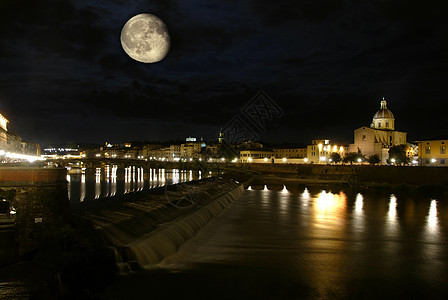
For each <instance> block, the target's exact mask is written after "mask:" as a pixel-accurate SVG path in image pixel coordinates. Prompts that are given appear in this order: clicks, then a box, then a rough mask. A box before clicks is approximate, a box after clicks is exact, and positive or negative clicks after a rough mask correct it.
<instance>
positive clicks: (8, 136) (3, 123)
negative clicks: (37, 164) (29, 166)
mask: <svg viewBox="0 0 448 300" xmlns="http://www.w3.org/2000/svg"><path fill="white" fill-rule="evenodd" d="M8 123H9V121H8V119H6V118H5V117H4V116H3V115H1V114H0V151H2V153H3V152H4V153H10V154H17V155H29V156H40V145H39V144H37V143H29V142H24V141H23V140H22V138H21V137H20V136H19V135H17V134H15V133H12V132H10V131H8V127H7V125H8Z"/></svg>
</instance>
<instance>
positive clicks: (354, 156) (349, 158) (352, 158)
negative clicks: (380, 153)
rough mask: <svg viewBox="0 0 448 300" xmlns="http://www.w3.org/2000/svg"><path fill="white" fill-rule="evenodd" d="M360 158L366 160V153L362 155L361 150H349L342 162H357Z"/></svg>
mask: <svg viewBox="0 0 448 300" xmlns="http://www.w3.org/2000/svg"><path fill="white" fill-rule="evenodd" d="M359 159H361V161H365V157H364V155H362V154H361V153H360V152H358V153H356V152H348V153H347V154H345V156H344V158H343V159H342V162H344V163H351V164H352V163H353V162H355V163H357V162H359Z"/></svg>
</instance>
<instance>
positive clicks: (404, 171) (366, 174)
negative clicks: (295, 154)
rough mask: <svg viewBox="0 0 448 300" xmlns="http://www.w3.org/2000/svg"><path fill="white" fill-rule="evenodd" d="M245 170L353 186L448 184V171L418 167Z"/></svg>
mask: <svg viewBox="0 0 448 300" xmlns="http://www.w3.org/2000/svg"><path fill="white" fill-rule="evenodd" d="M240 167H241V168H242V169H245V170H251V171H257V172H263V173H270V174H282V175H283V176H287V177H290V178H291V177H292V178H299V179H316V180H336V181H341V182H351V183H356V182H358V183H387V184H409V185H448V168H445V167H415V166H369V165H312V164H303V165H300V164H245V165H241V166H240Z"/></svg>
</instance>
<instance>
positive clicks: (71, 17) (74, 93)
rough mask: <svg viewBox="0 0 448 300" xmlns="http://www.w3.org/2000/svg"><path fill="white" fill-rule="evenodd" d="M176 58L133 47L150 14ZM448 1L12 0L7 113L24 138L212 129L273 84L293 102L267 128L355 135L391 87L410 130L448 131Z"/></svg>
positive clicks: (5, 75) (3, 96) (6, 41)
mask: <svg viewBox="0 0 448 300" xmlns="http://www.w3.org/2000/svg"><path fill="white" fill-rule="evenodd" d="M143 12H146V13H152V14H154V15H156V16H158V17H159V18H161V19H162V20H163V21H164V22H165V24H166V25H167V28H168V30H169V33H170V37H171V49H170V51H169V53H168V55H167V56H166V57H165V59H164V60H162V61H161V62H158V63H155V64H143V63H139V62H136V61H134V60H132V59H131V58H130V57H129V56H128V55H127V54H126V53H125V52H124V51H123V49H122V47H121V44H120V33H121V29H122V27H123V25H124V24H125V23H126V21H127V20H128V19H129V18H131V17H132V16H134V15H136V14H139V13H143ZM447 37H448V2H447V1H430V2H424V1H414V0H396V1H390V0H378V1H373V0H372V1H360V0H351V1H338V0H307V1H298V0H291V1H271V0H270V1H265V0H262V1H245V0H239V1H234V0H229V1H224V0H220V1H217V0H202V1H198V0H188V1H176V0H151V1H143V0H96V1H95V0H89V1H87V0H86V1H82V0H61V1H57V0H39V1H35V0H2V1H0V113H1V114H3V115H4V116H5V117H6V118H8V119H9V120H10V125H9V129H10V130H11V131H13V132H15V133H17V134H19V135H20V136H22V137H23V139H24V140H26V141H33V142H39V143H41V144H44V145H45V144H51V143H58V144H63V143H66V142H78V143H81V142H97V143H103V142H105V141H110V142H114V143H118V142H125V141H133V140H141V141H145V140H170V139H184V138H185V137H187V136H189V135H192V136H197V137H200V136H202V137H204V138H205V139H207V140H211V139H214V138H215V136H216V135H217V133H218V131H219V129H220V127H221V126H224V125H225V124H226V123H227V122H229V121H230V120H231V119H232V118H233V117H234V116H236V115H238V114H239V113H240V111H241V109H242V107H244V105H245V104H246V103H247V102H249V101H250V100H251V98H252V97H253V96H255V95H256V94H257V92H259V91H260V90H263V91H264V92H266V93H267V95H269V96H270V98H271V99H272V100H273V101H275V103H276V104H277V105H278V106H279V107H280V108H281V109H282V110H283V112H284V113H283V116H282V117H281V118H276V119H274V120H272V121H270V122H268V123H267V124H266V126H265V128H264V130H263V132H262V133H260V134H259V135H258V136H257V137H256V139H258V140H262V141H269V142H276V143H281V142H289V143H309V142H310V141H311V139H313V138H318V137H326V138H330V139H332V140H333V141H335V142H338V143H347V144H348V143H350V142H353V130H354V129H356V128H359V127H361V126H364V125H367V126H369V125H370V122H371V120H372V117H373V115H374V113H375V112H376V111H377V110H378V109H379V105H380V100H381V98H382V97H385V98H386V100H387V101H388V108H389V109H390V110H391V111H392V112H393V113H394V115H395V118H396V124H397V126H396V129H398V130H402V131H406V132H408V140H409V141H412V140H415V139H420V138H429V137H433V136H437V135H444V134H447V128H448V126H447V125H446V120H447V110H448V104H447V100H448V92H447V89H446V86H447V81H446V78H447V77H448V76H447V75H446V74H447V69H448V38H447Z"/></svg>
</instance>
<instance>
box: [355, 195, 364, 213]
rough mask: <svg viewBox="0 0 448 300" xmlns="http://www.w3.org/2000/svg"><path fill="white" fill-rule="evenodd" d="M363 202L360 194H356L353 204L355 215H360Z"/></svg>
mask: <svg viewBox="0 0 448 300" xmlns="http://www.w3.org/2000/svg"><path fill="white" fill-rule="evenodd" d="M363 200H364V197H363V196H362V195H361V194H360V193H358V194H357V195H356V202H355V214H356V215H361V214H362V206H363V203H362V202H363Z"/></svg>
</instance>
